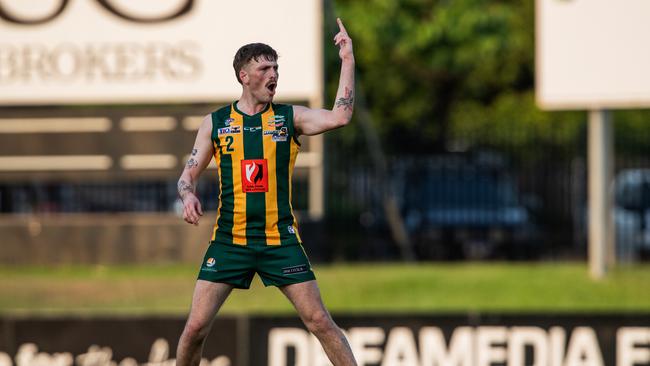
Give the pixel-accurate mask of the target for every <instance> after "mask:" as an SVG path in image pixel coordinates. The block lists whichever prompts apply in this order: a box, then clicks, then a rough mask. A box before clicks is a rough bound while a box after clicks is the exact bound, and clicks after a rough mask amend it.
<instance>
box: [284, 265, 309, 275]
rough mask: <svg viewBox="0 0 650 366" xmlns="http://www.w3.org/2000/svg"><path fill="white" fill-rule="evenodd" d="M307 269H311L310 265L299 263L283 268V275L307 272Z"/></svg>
mask: <svg viewBox="0 0 650 366" xmlns="http://www.w3.org/2000/svg"><path fill="white" fill-rule="evenodd" d="M307 271H309V267H307V265H306V264H299V265H297V266H291V267H284V268H282V274H283V275H293V274H301V273H307Z"/></svg>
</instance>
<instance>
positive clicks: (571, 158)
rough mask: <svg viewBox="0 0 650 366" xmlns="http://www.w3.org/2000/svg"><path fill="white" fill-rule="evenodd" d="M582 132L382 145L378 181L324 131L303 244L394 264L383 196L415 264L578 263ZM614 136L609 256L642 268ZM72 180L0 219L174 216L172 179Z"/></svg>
mask: <svg viewBox="0 0 650 366" xmlns="http://www.w3.org/2000/svg"><path fill="white" fill-rule="evenodd" d="M583 127H584V128H583ZM583 127H581V128H579V129H578V130H580V131H583V132H581V133H578V134H576V135H575V136H574V137H572V138H570V139H567V138H566V137H563V138H562V139H557V141H555V142H554V140H553V139H552V138H549V137H548V136H547V137H545V138H542V137H540V138H539V141H536V140H534V139H533V140H529V141H528V142H526V143H525V144H524V143H521V142H518V140H517V138H516V134H517V133H518V132H517V130H516V129H515V130H512V131H505V132H503V134H506V136H505V137H504V136H498V137H499V138H496V139H494V141H491V140H490V138H482V139H479V138H478V137H477V136H462V138H463V139H466V140H467V141H469V142H467V141H464V142H463V141H460V142H459V138H458V137H456V138H455V140H453V141H451V140H450V142H449V144H448V145H449V148H447V149H446V152H434V151H433V149H429V148H427V146H419V147H416V148H413V147H412V146H410V147H409V148H408V149H404V148H400V147H399V146H395V145H393V144H390V143H387V141H390V138H385V139H384V140H385V141H384V146H383V147H384V150H385V152H386V156H387V158H386V169H385V171H386V173H385V174H379V173H378V171H379V170H378V167H377V165H376V162H375V163H373V161H372V160H371V159H370V157H369V152H368V151H369V148H368V146H367V142H366V140H365V138H364V136H363V134H362V133H360V129H359V127H358V126H357V127H355V126H354V125H352V126H349V127H346V128H345V129H342V130H337V131H335V132H330V133H329V134H328V135H327V137H326V147H325V157H324V161H325V180H326V181H325V202H326V215H325V218H324V220H323V221H322V222H320V223H313V222H310V223H308V224H306V225H302V230H303V231H307V232H305V235H303V237H305V238H313V241H312V243H308V244H311V245H312V246H313V250H314V259H316V260H319V261H336V260H353V261H354V260H395V259H399V258H400V251H399V250H398V249H397V248H398V247H397V245H396V244H395V239H393V238H394V235H393V233H394V232H395V230H394V228H395V218H392V219H391V220H392V221H391V220H389V218H388V216H387V215H386V212H387V211H386V202H387V197H392V198H393V199H394V200H395V203H396V206H397V212H398V213H399V215H398V221H399V222H398V224H399V225H402V227H403V228H404V229H405V230H406V233H407V235H408V240H409V241H410V243H411V245H412V247H413V249H414V252H415V254H416V257H417V258H418V259H421V260H458V259H505V260H509V259H515V260H522V259H523V260H531V259H532V260H537V259H583V258H585V256H586V238H587V234H586V232H587V230H586V227H587V215H588V210H587V168H586V165H587V164H586V136H585V135H586V133H584V131H586V125H585V126H583ZM623 132H625V131H620V130H619V131H617V149H618V152H617V156H616V162H615V166H616V176H615V177H616V178H615V180H614V182H613V184H612V191H613V193H615V198H616V207H615V209H614V222H615V228H616V233H617V234H616V240H617V255H618V257H619V259H621V260H624V261H636V260H647V259H648V257H650V255H649V253H650V170H647V169H648V168H650V160H649V159H648V156H650V154H648V153H649V152H650V145H646V144H644V143H643V141H642V140H643V139H640V138H637V140H638V141H636V142H633V143H629V141H628V140H629V136H627V135H629V134H626V133H623ZM508 133H511V134H512V136H509V135H507V134H508ZM626 136H627V137H626ZM626 139H628V140H626ZM414 151H417V153H414ZM79 177H80V178H79V179H76V180H75V179H70V178H69V177H68V178H66V179H65V180H63V179H59V180H57V179H42V178H38V179H20V180H16V179H14V180H6V181H4V182H0V214H5V215H6V214H8V215H15V214H57V213H121V212H128V213H138V212H143V213H151V212H156V213H161V212H162V213H164V212H169V213H174V212H176V213H177V212H179V210H182V208H181V207H180V202H179V201H178V199H177V193H176V177H173V178H170V177H169V175H167V176H164V177H152V178H147V177H136V178H133V177H126V176H116V177H115V178H112V179H97V178H92V179H85V178H83V175H80V176H79ZM198 192H199V195H200V198H201V201H202V204H203V208H204V210H205V211H214V210H216V209H217V207H218V196H219V184H218V181H217V178H216V176H215V174H214V172H213V171H208V172H206V173H205V174H204V176H203V177H202V179H201V181H200V183H199V185H198ZM307 206H308V187H307V181H306V180H305V179H304V177H302V179H300V178H299V179H296V180H295V181H294V189H293V207H294V209H296V210H297V211H298V212H299V213H300V212H305V211H306V209H307ZM299 216H301V215H299ZM305 216H306V215H302V217H303V218H304V217H305ZM303 221H306V220H303ZM391 224H392V225H391Z"/></svg>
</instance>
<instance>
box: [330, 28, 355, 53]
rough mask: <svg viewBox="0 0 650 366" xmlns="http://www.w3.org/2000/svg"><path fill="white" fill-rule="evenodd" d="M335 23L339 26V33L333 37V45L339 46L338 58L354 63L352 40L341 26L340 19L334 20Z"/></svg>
mask: <svg viewBox="0 0 650 366" xmlns="http://www.w3.org/2000/svg"><path fill="white" fill-rule="evenodd" d="M336 23H338V25H339V32H338V33H337V34H336V35H335V36H334V44H335V45H337V46H339V57H340V58H341V60H343V61H354V53H353V51H352V39H351V38H350V36H349V35H348V31H347V30H346V29H345V26H343V22H342V21H341V18H336Z"/></svg>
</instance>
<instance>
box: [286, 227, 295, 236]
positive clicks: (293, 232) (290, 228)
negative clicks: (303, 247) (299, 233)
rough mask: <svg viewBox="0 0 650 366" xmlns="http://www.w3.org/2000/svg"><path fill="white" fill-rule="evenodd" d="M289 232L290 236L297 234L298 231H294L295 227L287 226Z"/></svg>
mask: <svg viewBox="0 0 650 366" xmlns="http://www.w3.org/2000/svg"><path fill="white" fill-rule="evenodd" d="M287 231H288V232H289V234H295V233H296V229H294V228H293V226H287Z"/></svg>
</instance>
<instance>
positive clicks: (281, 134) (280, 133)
mask: <svg viewBox="0 0 650 366" xmlns="http://www.w3.org/2000/svg"><path fill="white" fill-rule="evenodd" d="M273 132H274V134H273V137H272V140H273V141H274V142H285V141H287V138H288V137H289V132H288V131H287V128H286V127H282V128H281V129H279V130H275V131H273Z"/></svg>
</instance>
